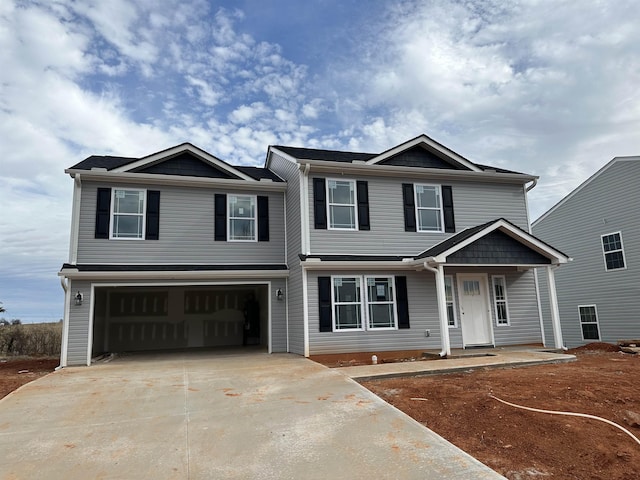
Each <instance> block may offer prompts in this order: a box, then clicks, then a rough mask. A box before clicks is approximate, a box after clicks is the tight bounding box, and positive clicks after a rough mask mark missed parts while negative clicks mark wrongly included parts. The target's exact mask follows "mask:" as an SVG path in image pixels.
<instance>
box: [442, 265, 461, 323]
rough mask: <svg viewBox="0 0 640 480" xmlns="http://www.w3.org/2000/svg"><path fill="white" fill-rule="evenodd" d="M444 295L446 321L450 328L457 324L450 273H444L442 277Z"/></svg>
mask: <svg viewBox="0 0 640 480" xmlns="http://www.w3.org/2000/svg"><path fill="white" fill-rule="evenodd" d="M444 295H445V299H446V302H447V323H448V325H449V327H450V328H455V327H457V326H458V321H457V318H456V306H455V300H454V295H453V277H452V276H451V275H446V276H445V277H444Z"/></svg>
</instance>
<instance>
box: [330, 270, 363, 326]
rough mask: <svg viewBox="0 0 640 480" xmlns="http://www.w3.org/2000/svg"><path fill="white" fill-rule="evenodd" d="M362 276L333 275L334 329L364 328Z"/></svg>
mask: <svg viewBox="0 0 640 480" xmlns="http://www.w3.org/2000/svg"><path fill="white" fill-rule="evenodd" d="M361 283H362V282H361V278H360V277H333V292H332V296H331V298H332V302H333V313H334V315H333V318H334V321H335V325H334V328H333V329H334V330H362V295H361V293H360V292H361Z"/></svg>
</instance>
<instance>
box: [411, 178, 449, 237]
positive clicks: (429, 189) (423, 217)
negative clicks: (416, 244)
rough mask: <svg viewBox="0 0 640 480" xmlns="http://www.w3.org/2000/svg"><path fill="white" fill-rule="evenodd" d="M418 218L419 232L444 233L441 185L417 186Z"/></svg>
mask: <svg viewBox="0 0 640 480" xmlns="http://www.w3.org/2000/svg"><path fill="white" fill-rule="evenodd" d="M415 192H416V217H417V219H418V231H419V232H443V231H444V229H443V225H444V220H443V218H442V194H441V191H440V185H416V186H415Z"/></svg>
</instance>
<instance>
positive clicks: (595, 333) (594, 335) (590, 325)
mask: <svg viewBox="0 0 640 480" xmlns="http://www.w3.org/2000/svg"><path fill="white" fill-rule="evenodd" d="M578 313H579V315H580V327H582V339H583V340H600V329H599V328H598V312H597V311H596V306H595V305H580V306H578Z"/></svg>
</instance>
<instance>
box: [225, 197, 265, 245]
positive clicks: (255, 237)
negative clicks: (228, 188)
mask: <svg viewBox="0 0 640 480" xmlns="http://www.w3.org/2000/svg"><path fill="white" fill-rule="evenodd" d="M234 197H235V198H238V197H247V198H251V199H252V200H253V218H249V217H233V218H232V217H231V198H234ZM231 220H253V238H252V239H249V240H245V239H237V238H231ZM257 241H258V196H257V195H244V194H228V195H227V242H241V243H251V242H257Z"/></svg>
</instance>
